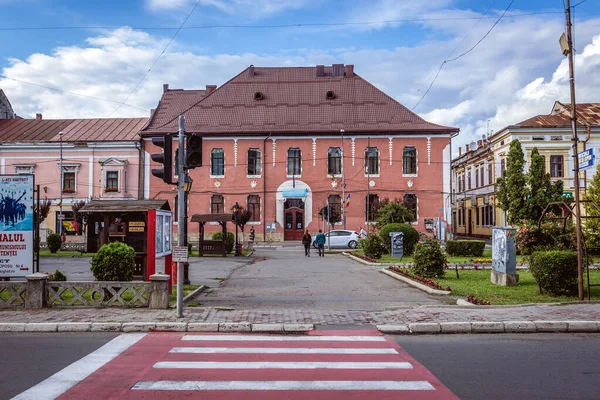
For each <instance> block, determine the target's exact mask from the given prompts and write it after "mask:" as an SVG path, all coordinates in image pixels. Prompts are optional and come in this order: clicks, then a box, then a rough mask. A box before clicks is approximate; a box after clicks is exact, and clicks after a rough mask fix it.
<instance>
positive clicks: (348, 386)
mask: <svg viewBox="0 0 600 400" xmlns="http://www.w3.org/2000/svg"><path fill="white" fill-rule="evenodd" d="M131 390H435V388H434V387H433V386H432V385H431V384H430V383H429V382H427V381H140V382H137V383H136V384H135V385H134V386H133V387H132V388H131Z"/></svg>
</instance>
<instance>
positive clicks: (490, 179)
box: [488, 160, 494, 185]
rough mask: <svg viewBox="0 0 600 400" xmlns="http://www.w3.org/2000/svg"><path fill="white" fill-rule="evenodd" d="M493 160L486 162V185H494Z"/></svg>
mask: <svg viewBox="0 0 600 400" xmlns="http://www.w3.org/2000/svg"><path fill="white" fill-rule="evenodd" d="M493 167H494V160H488V184H490V185H491V184H493V183H494V168H493Z"/></svg>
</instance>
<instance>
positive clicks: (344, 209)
mask: <svg viewBox="0 0 600 400" xmlns="http://www.w3.org/2000/svg"><path fill="white" fill-rule="evenodd" d="M344 132H345V131H344V130H343V129H340V134H341V135H342V210H343V212H342V222H343V223H344V229H346V175H345V174H344Z"/></svg>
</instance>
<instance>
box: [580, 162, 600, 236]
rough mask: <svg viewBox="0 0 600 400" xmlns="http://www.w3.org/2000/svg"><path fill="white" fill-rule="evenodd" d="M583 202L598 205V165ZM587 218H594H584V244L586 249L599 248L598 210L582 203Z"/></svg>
mask: <svg viewBox="0 0 600 400" xmlns="http://www.w3.org/2000/svg"><path fill="white" fill-rule="evenodd" d="M584 199H585V200H592V201H594V202H596V203H597V204H600V163H598V167H597V168H596V174H595V175H594V179H593V180H592V182H591V183H590V185H589V186H588V189H587V192H586V194H585V196H584ZM583 204H584V206H585V211H586V213H587V215H588V216H590V217H595V218H586V219H585V225H584V227H583V232H584V234H585V243H586V246H587V247H588V248H594V247H600V210H598V209H597V208H596V207H595V206H594V205H593V204H591V203H583Z"/></svg>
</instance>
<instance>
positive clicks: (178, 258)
mask: <svg viewBox="0 0 600 400" xmlns="http://www.w3.org/2000/svg"><path fill="white" fill-rule="evenodd" d="M187 260H188V249H187V247H186V246H177V247H173V261H175V262H187Z"/></svg>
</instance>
